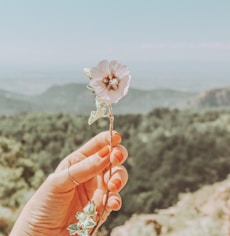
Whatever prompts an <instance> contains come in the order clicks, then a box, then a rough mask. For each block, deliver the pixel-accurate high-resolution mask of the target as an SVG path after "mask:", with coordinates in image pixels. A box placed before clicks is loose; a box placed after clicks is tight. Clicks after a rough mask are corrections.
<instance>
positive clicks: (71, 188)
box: [10, 132, 128, 236]
mask: <svg viewBox="0 0 230 236" xmlns="http://www.w3.org/2000/svg"><path fill="white" fill-rule="evenodd" d="M109 139H110V136H109V132H102V133H100V134H98V135H97V136H95V137H94V138H92V139H91V140H90V141H88V142H87V143H86V144H85V145H83V146H82V147H81V148H79V149H78V150H77V151H75V152H73V153H71V154H70V155H68V156H67V157H66V158H65V159H63V160H62V161H61V162H60V164H59V165H58V167H57V169H56V170H55V172H54V173H52V174H51V175H50V176H49V177H48V178H47V179H46V180H45V182H44V183H43V184H42V185H41V186H40V188H39V189H38V190H37V192H36V193H35V194H34V196H33V197H32V198H31V199H30V201H29V202H28V203H27V204H26V206H25V207H24V209H23V211H22V213H21V215H20V216H19V218H18V220H17V221H16V223H15V225H14V227H13V229H12V231H11V233H10V236H25V235H36V236H41V235H42V236H46V235H51V236H52V235H61V236H67V235H69V231H68V230H67V229H66V228H67V227H68V225H70V224H73V223H75V222H76V218H75V214H76V212H81V211H82V209H83V208H84V206H85V205H86V204H87V203H88V202H89V201H93V202H94V204H95V206H96V209H97V212H98V215H99V216H100V214H101V212H102V210H103V206H104V204H105V196H106V192H107V190H109V191H110V192H109V198H108V203H107V205H106V209H105V213H104V214H103V217H102V221H101V223H103V222H104V221H105V220H106V218H107V217H108V215H109V214H110V212H111V211H116V210H119V209H120V207H121V197H120V195H119V191H120V190H121V189H122V188H123V187H124V185H125V184H126V183H127V180H128V173H127V171H126V169H125V168H124V166H122V163H123V162H124V161H125V160H126V158H127V157H128V152H127V150H126V149H125V147H123V146H122V145H120V144H119V143H120V142H121V136H120V135H119V134H118V133H117V132H113V136H112V140H113V149H112V151H111V150H110V148H109ZM110 163H111V164H112V176H111V178H109V173H108V172H109V171H108V169H109V166H110ZM76 181H77V183H76ZM74 182H75V183H74ZM99 216H98V217H99Z"/></svg>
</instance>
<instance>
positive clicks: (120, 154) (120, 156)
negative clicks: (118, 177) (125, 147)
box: [114, 152, 123, 162]
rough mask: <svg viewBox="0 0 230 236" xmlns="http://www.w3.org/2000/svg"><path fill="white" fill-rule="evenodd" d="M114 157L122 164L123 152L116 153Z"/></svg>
mask: <svg viewBox="0 0 230 236" xmlns="http://www.w3.org/2000/svg"><path fill="white" fill-rule="evenodd" d="M114 156H115V157H116V158H117V159H118V161H119V162H121V161H122V160H123V154H122V152H115V153H114Z"/></svg>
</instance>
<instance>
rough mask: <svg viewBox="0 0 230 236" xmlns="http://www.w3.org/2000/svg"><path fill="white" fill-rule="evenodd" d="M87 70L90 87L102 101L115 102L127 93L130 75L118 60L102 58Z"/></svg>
mask: <svg viewBox="0 0 230 236" xmlns="http://www.w3.org/2000/svg"><path fill="white" fill-rule="evenodd" d="M85 72H86V71H85ZM87 72H88V73H87V74H88V77H89V79H90V81H89V85H90V87H91V88H92V89H93V90H94V92H95V93H96V95H97V96H98V97H100V98H101V100H102V101H103V102H105V103H107V104H111V103H117V102H118V101H119V100H120V99H121V98H122V97H124V96H125V95H126V94H127V92H128V89H129V84H130V79H131V76H130V73H129V70H128V67H127V66H125V65H121V64H120V63H119V62H118V61H115V60H113V61H111V62H109V61H107V60H102V61H100V62H99V63H98V65H97V66H96V67H93V68H92V69H91V70H90V71H87Z"/></svg>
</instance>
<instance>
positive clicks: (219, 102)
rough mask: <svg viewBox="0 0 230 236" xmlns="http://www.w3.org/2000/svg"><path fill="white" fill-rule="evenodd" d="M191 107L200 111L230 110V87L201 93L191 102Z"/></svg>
mask: <svg viewBox="0 0 230 236" xmlns="http://www.w3.org/2000/svg"><path fill="white" fill-rule="evenodd" d="M189 105H190V106H191V107H195V108H198V109H205V108H230V87H225V88H219V89H213V90H209V91H205V92H203V93H200V94H199V95H198V96H196V97H195V98H193V99H191V100H190V101H189Z"/></svg>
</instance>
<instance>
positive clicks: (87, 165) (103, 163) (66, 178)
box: [55, 145, 128, 189]
mask: <svg viewBox="0 0 230 236" xmlns="http://www.w3.org/2000/svg"><path fill="white" fill-rule="evenodd" d="M127 157H128V151H127V150H126V148H125V147H123V146H122V145H118V146H116V147H114V149H113V150H112V152H111V150H110V148H109V145H107V146H104V147H103V148H101V149H100V150H99V151H98V152H96V153H95V154H94V155H92V156H90V157H88V158H85V159H83V160H82V161H80V162H78V163H75V164H73V165H71V166H70V167H69V168H65V169H64V170H62V171H58V172H56V173H55V176H56V180H55V182H56V183H55V186H61V187H62V188H63V187H64V188H65V189H70V188H74V187H76V183H75V182H78V183H79V184H81V183H84V182H86V181H88V180H90V179H92V178H93V177H95V176H96V175H98V174H100V173H103V171H104V170H105V169H106V168H108V167H109V165H110V163H111V162H112V163H113V164H114V163H116V164H122V163H123V162H124V161H125V160H126V158H127ZM121 172H122V171H120V170H118V169H116V170H114V175H115V177H114V178H113V179H112V180H113V181H114V183H115V182H116V180H115V178H118V179H119V180H120V181H121V182H126V181H127V176H126V175H127V174H121ZM107 175H108V174H107ZM114 183H111V184H110V186H111V189H114ZM117 185H118V183H117ZM122 185H124V184H123V183H122V184H121V186H122Z"/></svg>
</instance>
